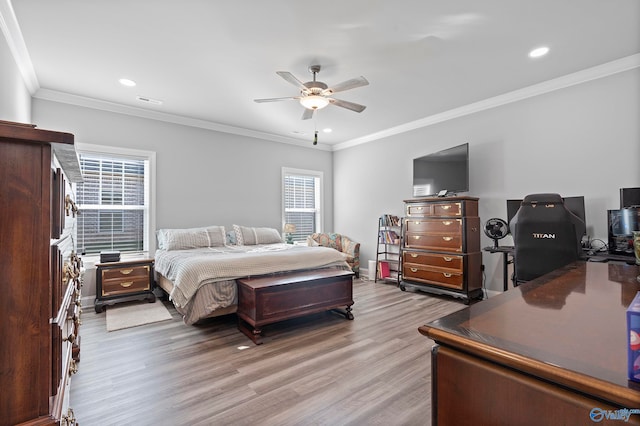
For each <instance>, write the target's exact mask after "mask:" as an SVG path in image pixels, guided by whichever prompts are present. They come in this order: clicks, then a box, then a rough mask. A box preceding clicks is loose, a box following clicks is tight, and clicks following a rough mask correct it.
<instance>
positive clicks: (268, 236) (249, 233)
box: [233, 225, 282, 246]
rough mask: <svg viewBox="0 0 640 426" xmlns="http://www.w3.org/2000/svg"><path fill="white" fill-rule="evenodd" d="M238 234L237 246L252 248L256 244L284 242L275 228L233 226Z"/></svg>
mask: <svg viewBox="0 0 640 426" xmlns="http://www.w3.org/2000/svg"><path fill="white" fill-rule="evenodd" d="M233 231H234V232H235V234H236V244H237V245H239V246H252V245H256V244H275V243H281V242H282V236H280V233H279V232H278V230H277V229H274V228H251V227H248V226H240V225H233Z"/></svg>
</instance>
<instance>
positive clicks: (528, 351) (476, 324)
mask: <svg viewBox="0 0 640 426" xmlns="http://www.w3.org/2000/svg"><path fill="white" fill-rule="evenodd" d="M638 274H640V266H636V265H625V264H614V263H608V264H607V263H596V262H583V261H578V262H576V263H572V264H570V265H567V266H565V267H562V268H560V269H558V270H555V271H553V272H550V273H549V274H546V275H543V276H542V277H540V278H537V279H535V280H532V281H529V282H528V283H525V284H523V285H521V286H519V287H518V288H516V289H513V290H509V291H507V292H504V293H502V294H499V295H497V296H495V297H492V298H490V299H487V300H483V301H482V302H480V303H476V304H473V305H472V306H469V307H468V308H465V309H462V310H461V311H458V312H456V313H453V314H451V315H448V316H445V317H443V318H440V319H438V320H435V321H433V322H431V323H429V324H427V325H425V326H422V327H419V331H420V333H421V334H423V335H425V336H427V337H428V338H430V339H432V340H434V341H435V342H436V346H434V347H433V350H432V358H431V368H432V373H431V377H432V378H433V380H432V392H431V397H432V417H433V418H432V424H433V425H438V424H440V425H459V424H469V422H470V421H471V422H472V423H473V424H478V425H496V424H503V425H591V424H607V425H621V424H640V410H638V409H640V383H638V382H633V381H630V380H628V378H627V360H628V358H627V356H628V355H627V353H628V345H629V341H628V339H629V332H628V331H627V322H626V310H627V307H628V306H629V304H630V303H631V301H632V300H633V298H634V297H635V295H636V294H637V292H638V291H640V282H638V281H637V279H636V277H637V276H638ZM429 344H431V343H429ZM625 410H626V411H625ZM630 410H638V411H635V412H634V413H633V414H631V413H630V412H629V411H630ZM625 413H626V414H631V415H630V417H629V418H628V419H627V420H625V419H623V418H622V417H619V416H620V415H622V414H625Z"/></svg>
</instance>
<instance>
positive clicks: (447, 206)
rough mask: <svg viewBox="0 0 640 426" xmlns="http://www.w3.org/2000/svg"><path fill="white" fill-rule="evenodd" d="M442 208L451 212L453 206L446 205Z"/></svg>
mask: <svg viewBox="0 0 640 426" xmlns="http://www.w3.org/2000/svg"><path fill="white" fill-rule="evenodd" d="M441 207H442V210H449V209H450V208H451V205H445V206H441Z"/></svg>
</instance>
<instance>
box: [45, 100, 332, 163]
mask: <svg viewBox="0 0 640 426" xmlns="http://www.w3.org/2000/svg"><path fill="white" fill-rule="evenodd" d="M33 97H34V98H36V99H42V100H46V101H53V102H60V103H64V104H70V105H76V106H81V107H85V108H91V109H97V110H101V111H108V112H114V113H117V114H124V115H130V116H134V117H141V118H146V119H149V120H157V121H164V122H167V123H174V124H180V125H183V126H189V127H197V128H201V129H207V130H214V131H216V132H221V133H230V134H234V135H239V136H247V137H251V138H256V139H262V140H268V141H272V142H280V143H286V144H290V145H296V146H298V147H301V148H313V149H319V150H323V151H331V146H330V145H327V144H320V143H319V144H318V145H314V146H313V147H308V146H304V145H301V144H302V143H303V142H304V141H301V140H300V139H294V138H287V137H284V136H279V135H273V134H271V133H265V132H258V131H256V130H250V129H244V128H241V127H234V126H228V125H226V124H219V123H215V122H212V121H207V120H201V119H197V118H190V117H184V116H181V115H176V114H168V113H166V112H160V111H153V110H149V109H144V108H139V107H133V106H128V105H123V104H119V103H115V102H109V101H104V100H101V99H94V98H90V97H86V96H79V95H73V94H70V93H65V92H59V91H56V90H50V89H42V88H41V89H39V90H38V91H37V92H36V93H35V94H34V95H33Z"/></svg>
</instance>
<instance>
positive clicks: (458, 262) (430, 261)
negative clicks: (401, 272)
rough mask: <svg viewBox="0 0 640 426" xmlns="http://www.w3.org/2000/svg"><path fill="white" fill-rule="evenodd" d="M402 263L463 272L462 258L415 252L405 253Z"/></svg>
mask: <svg viewBox="0 0 640 426" xmlns="http://www.w3.org/2000/svg"><path fill="white" fill-rule="evenodd" d="M402 256H403V257H402V262H403V263H404V264H405V265H407V266H412V267H415V265H416V264H417V265H423V266H435V267H438V268H447V269H451V270H454V271H457V272H462V271H463V257H462V256H456V255H446V254H439V253H423V252H417V251H405V252H404V253H403V254H402Z"/></svg>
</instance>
